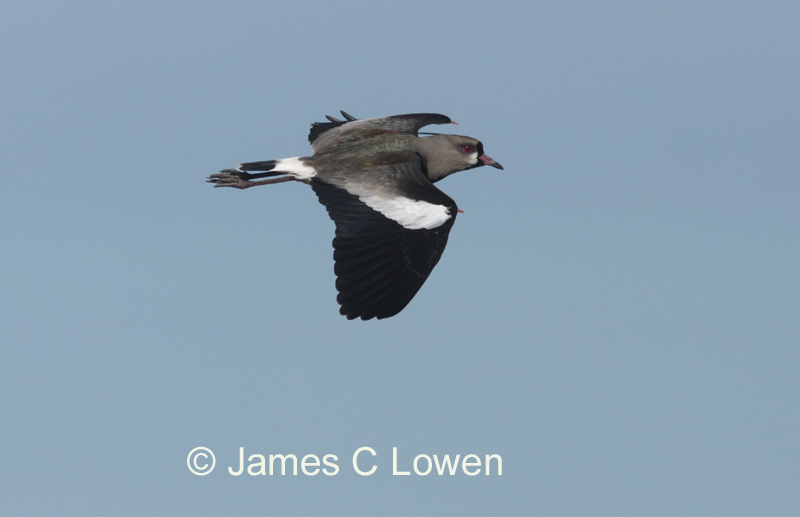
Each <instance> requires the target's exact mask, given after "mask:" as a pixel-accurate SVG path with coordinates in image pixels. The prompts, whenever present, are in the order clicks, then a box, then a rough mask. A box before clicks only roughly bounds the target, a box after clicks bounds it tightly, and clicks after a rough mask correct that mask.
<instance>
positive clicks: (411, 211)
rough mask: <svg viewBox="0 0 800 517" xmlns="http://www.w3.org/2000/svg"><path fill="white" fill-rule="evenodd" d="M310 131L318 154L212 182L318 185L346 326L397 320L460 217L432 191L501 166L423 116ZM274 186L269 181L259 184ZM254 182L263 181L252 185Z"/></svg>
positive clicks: (332, 124) (243, 169) (475, 144)
mask: <svg viewBox="0 0 800 517" xmlns="http://www.w3.org/2000/svg"><path fill="white" fill-rule="evenodd" d="M342 115H343V116H344V118H345V120H339V119H336V118H334V117H331V116H327V119H328V120H329V122H316V123H314V124H312V125H311V132H310V133H309V134H308V141H309V142H310V143H311V148H312V149H313V151H314V155H313V156H306V157H295V158H284V159H282V160H269V161H264V162H251V163H242V164H240V165H239V167H238V168H236V169H225V170H222V171H220V173H219V174H212V175H211V176H210V177H209V178H208V181H209V182H211V183H214V186H215V187H233V188H238V189H245V188H250V187H254V186H256V185H268V184H272V183H281V182H284V181H300V182H303V183H307V184H309V185H311V188H313V189H314V192H316V193H317V196H318V197H319V201H320V203H322V204H323V205H325V208H327V210H328V214H329V215H330V217H331V219H333V222H334V223H336V238H334V239H333V249H334V252H333V259H334V261H335V266H334V272H335V273H336V277H337V278H336V289H337V290H338V291H339V295H338V297H337V298H336V299H337V301H338V302H339V304H340V305H341V309H340V311H339V312H340V313H341V314H342V315H344V316H346V317H347V318H348V319H355V318H361V319H363V320H368V319H371V318H378V319H381V318H389V317H391V316H394V315H396V314H397V313H399V312H400V311H402V310H403V308H405V306H406V305H408V302H410V301H411V299H412V298H413V297H414V295H415V294H417V291H419V289H420V287H422V284H423V283H424V282H425V280H426V279H427V278H428V275H430V273H431V270H433V267H434V266H435V265H436V263H437V262H439V258H440V257H441V256H442V252H443V251H444V247H445V245H446V244H447V236H448V234H449V233H450V228H452V227H453V223H454V222H455V220H456V215H457V214H458V212H459V210H458V207H457V206H456V203H455V201H453V200H452V199H450V197H448V196H447V195H446V194H445V193H443V192H442V191H441V190H439V189H438V188H436V187H435V186H433V184H434V183H435V182H437V181H439V180H440V179H442V178H444V177H446V176H449V175H450V174H453V173H454V172H459V171H463V170H467V169H472V168H475V167H481V166H483V165H491V166H492V167H495V168H497V169H502V168H503V167H502V166H501V165H500V164H499V163H497V162H496V161H494V160H492V159H491V158H489V157H488V156H487V155H486V154H484V152H483V144H482V143H481V142H480V141H478V140H476V139H474V138H470V137H468V136H458V135H444V134H431V133H422V134H424V135H432V136H424V137H420V136H419V135H420V133H419V130H420V128H422V127H424V126H427V125H428V124H450V123H453V124H455V122H453V121H452V120H450V118H449V117H446V116H444V115H438V114H435V113H415V114H411V115H395V116H392V117H383V118H371V119H361V120H359V119H356V118H354V117H352V116H351V115H349V114H347V113H345V112H342ZM260 178H270V179H260ZM254 180H255V181H254Z"/></svg>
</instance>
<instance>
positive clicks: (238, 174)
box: [207, 169, 254, 189]
mask: <svg viewBox="0 0 800 517" xmlns="http://www.w3.org/2000/svg"><path fill="white" fill-rule="evenodd" d="M249 177H250V175H249V174H247V173H246V172H242V171H239V170H236V169H223V170H221V171H219V174H212V175H211V176H209V177H208V180H207V181H208V182H209V183H213V184H214V187H215V188H216V187H233V188H239V189H245V188H247V187H252V186H253V185H254V182H252V181H248V178H249Z"/></svg>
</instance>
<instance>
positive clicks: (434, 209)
mask: <svg viewBox="0 0 800 517" xmlns="http://www.w3.org/2000/svg"><path fill="white" fill-rule="evenodd" d="M359 199H360V200H361V201H363V202H364V204H366V205H367V206H368V207H370V208H371V209H373V210H375V211H377V212H380V213H382V214H383V215H385V216H386V217H388V218H389V219H391V220H392V221H395V222H397V223H399V224H400V225H401V226H402V227H403V228H406V229H408V230H423V229H425V230H431V229H433V228H438V227H439V226H441V225H443V224H444V222H445V221H447V220H448V219H450V218H451V217H452V216H451V215H450V210H449V209H448V208H447V207H446V206H444V205H435V204H433V203H428V202H427V201H415V200H413V199H408V198H407V197H394V198H385V197H379V196H377V195H372V196H359Z"/></svg>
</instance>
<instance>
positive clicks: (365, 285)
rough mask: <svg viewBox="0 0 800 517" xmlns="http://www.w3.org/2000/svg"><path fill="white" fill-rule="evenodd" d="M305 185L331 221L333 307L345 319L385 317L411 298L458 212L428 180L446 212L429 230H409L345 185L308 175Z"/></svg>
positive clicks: (441, 249)
mask: <svg viewBox="0 0 800 517" xmlns="http://www.w3.org/2000/svg"><path fill="white" fill-rule="evenodd" d="M311 186H312V187H313V189H314V191H315V192H316V193H317V196H318V197H319V201H320V203H322V204H323V205H325V207H326V208H327V210H328V214H329V215H330V217H331V219H333V221H334V222H335V223H336V238H334V239H333V248H334V252H333V258H334V261H335V266H334V272H335V273H336V277H337V278H336V289H337V290H338V291H339V295H338V297H337V301H338V302H339V304H340V305H341V309H340V310H339V312H340V313H341V314H342V315H344V316H347V318H348V319H355V318H361V319H363V320H368V319H372V318H378V319H382V318H389V317H391V316H394V315H395V314H397V313H399V312H400V311H401V310H403V309H404V308H405V306H406V305H408V303H409V302H410V301H411V299H412V298H414V295H416V294H417V291H419V289H420V288H421V287H422V284H424V283H425V280H426V279H427V278H428V276H429V275H430V273H431V271H432V270H433V268H434V266H436V264H437V262H439V259H440V258H441V256H442V253H443V252H444V248H445V246H446V244H447V236H448V235H449V234H450V229H451V228H452V227H453V223H454V222H455V217H456V213H457V211H458V209H457V207H456V205H455V203H454V202H453V200H452V199H450V198H449V197H447V196H446V195H445V194H444V193H442V192H441V191H439V190H438V189H436V188H435V187H433V186H432V185H431V188H432V189H433V190H432V191H430V192H429V196H426V197H430V194H431V193H433V192H436V193H438V194H440V196H435V197H439V199H440V200H441V201H442V203H443V204H444V203H447V206H448V208H449V213H450V214H451V215H452V216H451V217H450V218H449V219H448V220H446V221H445V222H444V223H443V224H442V225H440V226H438V227H436V228H433V229H416V230H410V229H407V228H404V227H403V226H402V225H400V224H399V223H398V222H396V221H394V220H392V219H389V218H388V217H386V216H384V215H383V214H381V213H379V212H377V211H375V210H373V209H372V208H370V207H369V206H367V205H366V204H365V203H364V202H362V201H361V200H360V199H359V198H358V196H356V195H354V194H351V193H349V192H348V191H347V190H345V189H343V188H340V187H336V186H334V185H331V184H329V183H325V182H324V181H322V180H320V179H318V178H314V179H313V180H312V181H311Z"/></svg>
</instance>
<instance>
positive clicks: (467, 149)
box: [461, 145, 475, 154]
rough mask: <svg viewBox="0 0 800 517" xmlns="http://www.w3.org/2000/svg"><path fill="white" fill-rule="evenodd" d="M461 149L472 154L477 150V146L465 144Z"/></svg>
mask: <svg viewBox="0 0 800 517" xmlns="http://www.w3.org/2000/svg"><path fill="white" fill-rule="evenodd" d="M461 149H462V150H463V151H464V153H465V154H471V153H472V151H474V150H475V148H474V147H472V146H471V145H465V146H463V147H462V148H461Z"/></svg>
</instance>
